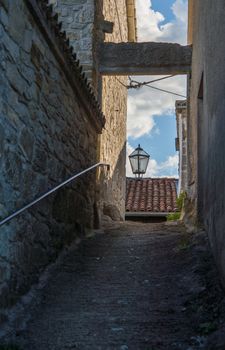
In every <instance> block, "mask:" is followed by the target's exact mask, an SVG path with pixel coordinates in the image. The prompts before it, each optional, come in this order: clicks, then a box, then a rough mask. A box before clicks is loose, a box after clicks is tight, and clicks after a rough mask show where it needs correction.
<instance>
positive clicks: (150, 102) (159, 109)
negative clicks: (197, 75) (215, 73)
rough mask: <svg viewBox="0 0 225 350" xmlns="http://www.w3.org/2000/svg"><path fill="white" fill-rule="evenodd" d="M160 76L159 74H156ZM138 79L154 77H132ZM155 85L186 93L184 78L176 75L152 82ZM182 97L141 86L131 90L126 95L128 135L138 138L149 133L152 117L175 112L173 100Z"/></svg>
mask: <svg viewBox="0 0 225 350" xmlns="http://www.w3.org/2000/svg"><path fill="white" fill-rule="evenodd" d="M158 78H160V76H158ZM133 79H135V80H138V81H150V80H153V79H156V77H152V76H147V77H146V76H145V77H134V78H133ZM152 85H153V86H155V87H159V88H163V89H166V90H169V91H173V92H177V93H179V94H181V95H184V96H185V95H186V78H185V77H183V76H176V77H173V78H169V79H166V80H163V81H161V82H158V83H154V84H152ZM177 99H183V98H182V97H178V96H174V95H170V94H167V93H164V92H158V91H156V90H153V89H151V88H148V87H142V88H140V89H139V90H135V91H134V90H132V91H130V92H129V95H128V120H127V134H128V137H132V138H138V137H140V136H143V135H147V134H150V133H151V131H152V130H153V128H154V126H155V121H154V117H156V116H160V115H163V114H169V115H174V114H175V101H176V100H177Z"/></svg>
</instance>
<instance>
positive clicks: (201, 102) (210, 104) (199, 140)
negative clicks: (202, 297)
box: [187, 0, 225, 284]
mask: <svg viewBox="0 0 225 350" xmlns="http://www.w3.org/2000/svg"><path fill="white" fill-rule="evenodd" d="M224 11H225V2H224V1H223V0H217V1H211V0H189V33H188V40H189V44H192V45H193V54H192V73H191V75H189V95H190V96H189V105H188V195H189V203H187V211H188V213H187V217H188V218H190V217H191V215H190V214H192V216H193V215H194V216H195V218H197V219H196V220H198V222H200V224H203V225H204V227H205V229H206V231H207V232H208V235H209V239H210V243H211V247H212V250H213V253H214V256H215V258H216V261H217V264H218V266H219V268H220V270H221V273H222V276H223V282H224V284H225V234H224V226H225V215H224V208H225V185H224V178H225V157H224V150H225V138H224V135H225V119H224V115H225V99H224V92H225V79H224V75H225V66H224V62H225V44H224V33H225V18H224Z"/></svg>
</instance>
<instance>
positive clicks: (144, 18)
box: [127, 0, 188, 177]
mask: <svg viewBox="0 0 225 350" xmlns="http://www.w3.org/2000/svg"><path fill="white" fill-rule="evenodd" d="M187 2H188V1H187V0H175V1H174V4H173V6H172V11H173V14H174V19H173V20H172V21H171V22H167V23H165V17H164V16H163V14H161V13H160V12H157V11H154V10H153V9H152V3H151V0H136V9H137V26H138V41H159V42H177V43H180V44H184V45H185V44H186V36H187V35H186V32H187ZM156 78H160V76H142V77H133V79H134V80H138V81H142V82H143V81H150V80H153V79H156ZM153 86H156V87H159V88H162V89H165V90H170V91H173V92H177V93H179V94H181V95H186V77H185V76H176V77H173V78H169V79H166V80H163V81H161V82H158V83H154V84H153ZM177 99H183V98H182V97H178V96H174V95H170V94H167V93H164V92H159V91H155V90H152V89H151V88H148V87H143V88H141V89H139V90H130V91H129V94H128V130H127V131H128V132H127V134H128V137H132V138H134V139H136V138H138V137H141V136H143V135H147V134H150V133H151V132H156V130H157V129H156V128H154V127H155V120H156V118H160V116H161V115H165V114H169V115H174V114H175V101H176V100H177ZM157 132H160V130H159V131H157ZM131 151H132V148H131V147H130V146H129V145H128V152H127V153H128V154H130V153H131ZM177 165H178V156H177V155H171V156H170V157H168V159H167V160H166V161H165V162H163V163H157V161H156V160H155V159H150V162H149V167H148V171H147V174H146V176H150V177H156V176H163V175H165V174H166V176H177ZM127 176H132V172H131V169H130V164H129V161H127Z"/></svg>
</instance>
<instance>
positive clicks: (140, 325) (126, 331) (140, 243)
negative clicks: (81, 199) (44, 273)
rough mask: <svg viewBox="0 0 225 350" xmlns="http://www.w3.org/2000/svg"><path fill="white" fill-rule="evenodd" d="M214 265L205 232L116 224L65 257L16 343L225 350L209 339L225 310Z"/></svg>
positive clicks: (57, 349)
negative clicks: (192, 233)
mask: <svg viewBox="0 0 225 350" xmlns="http://www.w3.org/2000/svg"><path fill="white" fill-rule="evenodd" d="M213 266H214V265H213V263H212V258H211V255H210V253H209V250H208V244H207V239H206V235H205V233H204V232H199V233H197V234H195V235H194V236H192V235H190V234H187V233H185V231H184V228H183V227H182V226H177V225H173V224H162V223H161V224H150V223H148V224H143V223H137V222H136V223H135V222H134V223H132V222H125V223H120V224H114V226H111V227H110V228H108V229H106V230H105V232H104V233H103V232H101V233H97V234H96V235H95V236H92V237H90V238H87V239H85V240H83V241H82V242H81V243H80V244H79V245H78V246H77V247H75V248H73V249H72V250H70V251H69V253H68V254H67V255H66V256H65V257H64V259H63V261H62V262H61V264H60V265H58V267H57V268H56V270H55V271H54V272H53V273H52V276H51V278H50V279H49V281H48V283H47V285H46V287H45V288H44V289H43V291H42V292H41V293H42V294H43V295H42V298H41V300H42V301H41V302H40V304H39V305H36V311H33V314H32V316H31V319H30V320H29V321H28V322H27V325H26V327H24V329H18V330H17V336H16V343H17V344H18V345H19V346H20V347H19V349H23V350H31V349H32V350H40V349H43V350H64V349H65V350H66V349H79V350H88V349H91V350H97V349H98V350H100V349H102V350H107V349H118V350H119V349H120V350H126V349H131V350H138V349H140V350H142V349H143V350H161V349H162V350H175V349H176V350H178V349H182V350H194V349H200V348H202V349H213V350H215V349H224V348H225V343H223V344H222V345H221V347H220V346H219V345H218V344H217V345H218V346H219V347H217V346H216V344H215V343H214V341H213V339H214V336H212V335H211V336H208V335H210V334H214V331H215V330H216V329H218V328H220V327H221V325H220V322H222V318H223V315H224V310H225V301H224V295H223V292H222V290H221V288H220V285H219V281H218V278H217V272H216V271H215V268H214V267H213ZM20 326H21V324H20ZM215 334H216V342H218V341H219V340H220V336H219V334H220V331H219V334H218V331H217V333H215ZM222 338H223V336H222ZM208 342H209V343H210V342H211V346H210V345H209V343H208Z"/></svg>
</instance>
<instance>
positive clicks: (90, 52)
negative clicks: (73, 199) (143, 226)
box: [51, 0, 136, 219]
mask: <svg viewBox="0 0 225 350" xmlns="http://www.w3.org/2000/svg"><path fill="white" fill-rule="evenodd" d="M51 3H52V4H53V5H54V11H55V12H56V13H58V14H59V20H60V21H62V23H63V25H62V28H63V29H64V30H65V31H66V33H67V35H68V38H69V39H70V43H71V44H72V46H73V47H74V50H75V52H76V54H77V56H78V58H79V60H80V62H81V64H82V66H83V68H84V71H85V74H86V76H87V77H88V80H89V81H90V83H91V85H92V87H93V89H94V91H95V94H96V97H97V99H98V101H99V103H100V105H101V108H102V111H103V113H104V115H105V116H106V124H105V127H104V129H103V131H102V134H101V135H100V137H99V143H98V154H99V160H101V161H103V162H106V163H110V175H109V179H108V181H107V184H106V183H105V182H101V183H102V185H101V186H100V187H101V188H100V193H99V198H100V200H99V208H100V215H101V213H103V214H105V215H107V216H110V217H112V218H113V219H124V207H125V167H124V164H125V152H126V151H125V148H126V116H127V89H126V87H124V86H123V84H124V85H126V83H127V77H126V76H125V77H120V78H119V79H118V77H115V76H101V75H100V74H99V70H98V64H99V55H101V52H100V49H99V47H100V44H101V43H103V42H113V43H119V42H128V41H129V42H134V41H136V17H135V6H134V0H121V1H115V0H113V1H110V0H104V1H101V0H98V1H94V0H86V1H81V0H76V1H74V0H70V1H66V2H65V1H62V0H51ZM112 145H113V147H112Z"/></svg>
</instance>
